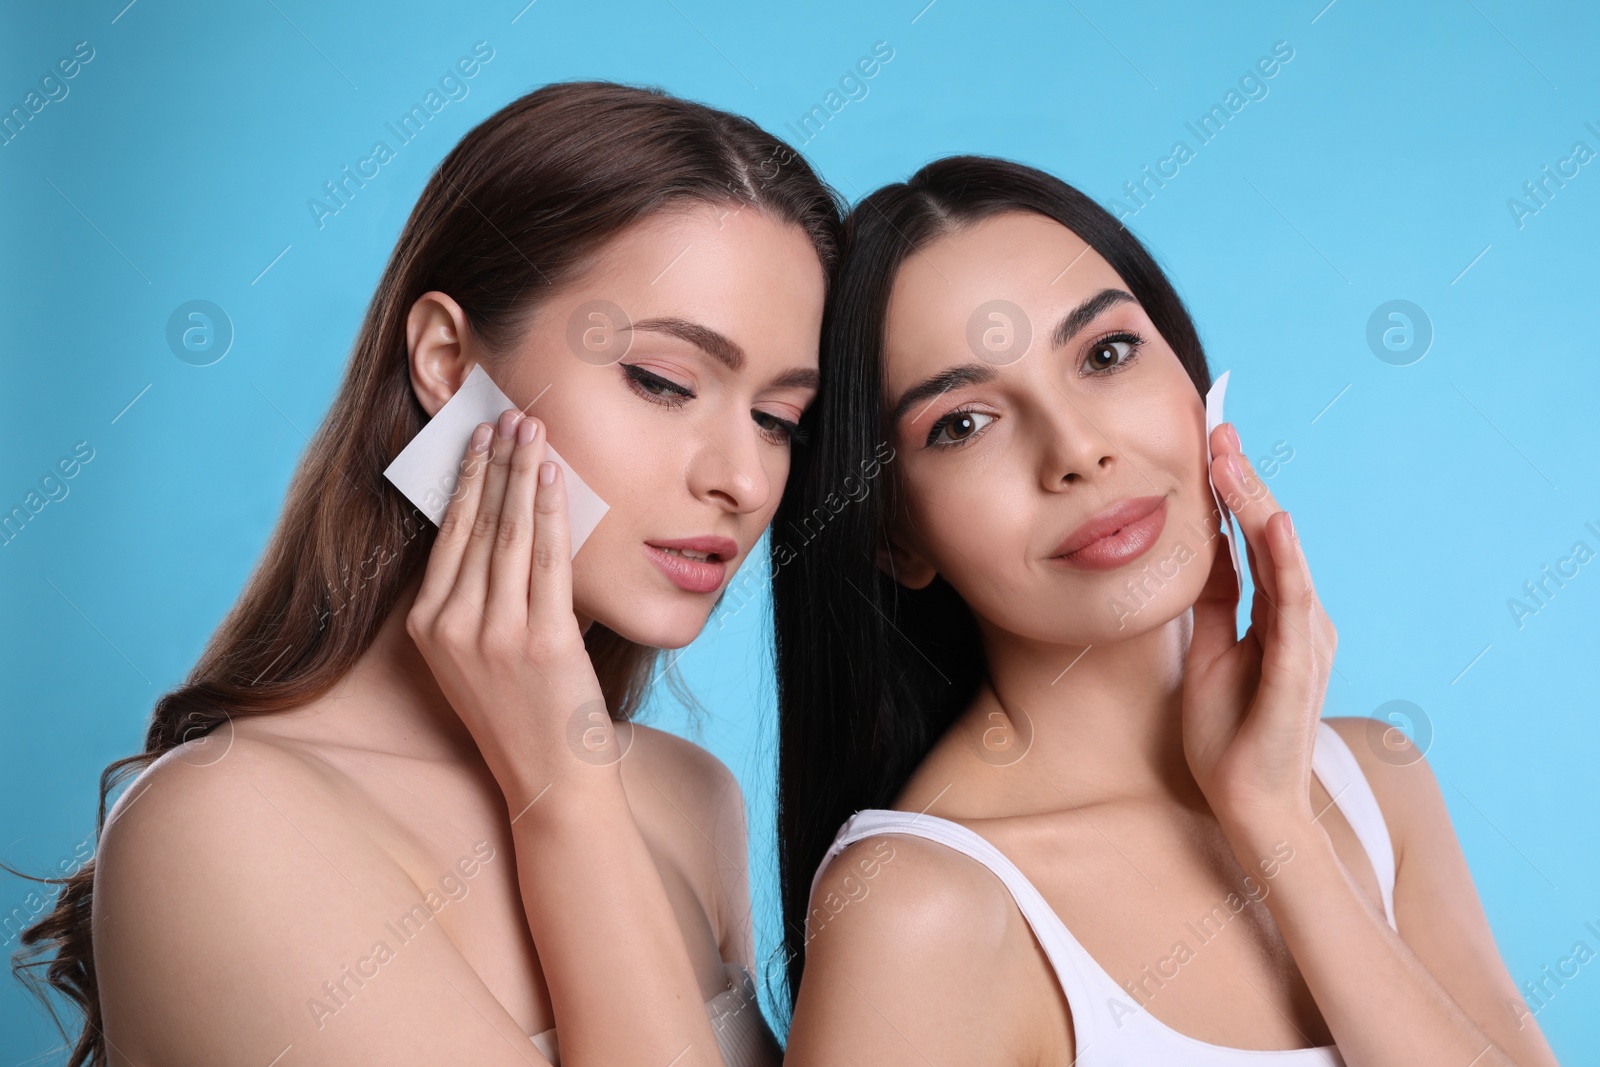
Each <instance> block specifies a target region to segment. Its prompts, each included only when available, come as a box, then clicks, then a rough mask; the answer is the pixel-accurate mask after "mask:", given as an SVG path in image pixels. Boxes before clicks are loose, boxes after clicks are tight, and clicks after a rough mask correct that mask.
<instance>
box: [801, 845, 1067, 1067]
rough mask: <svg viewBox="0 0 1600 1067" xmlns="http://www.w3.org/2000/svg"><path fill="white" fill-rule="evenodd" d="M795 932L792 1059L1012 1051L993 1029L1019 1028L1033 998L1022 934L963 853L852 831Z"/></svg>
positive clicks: (985, 875)
mask: <svg viewBox="0 0 1600 1067" xmlns="http://www.w3.org/2000/svg"><path fill="white" fill-rule="evenodd" d="M804 943H805V960H806V964H805V971H804V976H803V978H802V980H801V984H800V992H799V997H798V1000H797V1002H796V1005H795V1014H794V1020H793V1024H792V1026H791V1029H790V1038H789V1040H790V1045H789V1048H790V1051H789V1057H791V1058H793V1059H794V1062H797V1063H800V1064H803V1065H804V1064H812V1063H839V1062H851V1063H858V1062H859V1063H882V1064H902V1063H903V1064H913V1063H921V1062H923V1060H922V1058H921V1054H920V1053H919V1052H918V1049H919V1048H921V1049H925V1050H926V1049H938V1050H939V1051H940V1053H941V1055H942V1056H944V1057H946V1058H950V1059H955V1060H959V1061H961V1062H965V1063H997V1062H1016V1061H1015V1058H1014V1057H1015V1054H1016V1051H1017V1050H1016V1048H1015V1047H1010V1048H1003V1047H1001V1044H1000V1043H996V1042H995V1041H994V1035H995V1034H996V1033H1014V1034H1021V1033H1025V1032H1026V1030H1027V1020H1026V1018H1025V1016H1026V1015H1027V1014H1028V1012H1029V1011H1030V1010H1031V1009H1033V1008H1035V1007H1036V1005H1035V1004H1034V1002H1033V1001H1032V1000H1031V999H1030V993H1029V991H1028V990H1027V989H1026V988H1025V983H1024V978H1025V976H1027V975H1028V971H1027V970H1026V968H1025V967H1023V966H1019V963H1021V962H1022V961H1023V960H1024V959H1025V958H1026V956H1025V954H1030V953H1031V951H1032V937H1031V934H1030V932H1029V931H1028V928H1027V924H1026V921H1025V920H1024V919H1023V918H1022V915H1021V913H1020V912H1019V911H1018V910H1017V908H1016V906H1015V904H1014V903H1013V902H1012V899H1011V895H1010V893H1009V891H1008V890H1007V889H1006V888H1005V886H1004V884H1003V883H1002V882H1001V881H1000V880H999V879H998V878H997V877H996V876H995V875H994V874H992V873H991V872H990V871H988V870H987V869H986V868H984V867H983V866H982V865H981V864H979V863H977V862H976V861H975V860H973V859H971V858H970V857H968V856H966V855H963V854H962V853H959V852H957V851H955V850H954V849H951V848H947V847H945V846H944V845H941V844H938V843H936V842H933V841H928V840H926V839H923V838H920V837H913V836H910V835H906V834H894V833H885V834H881V835H875V836H872V837H868V838H864V839H862V840H860V841H857V842H854V843H853V844H851V845H849V846H848V847H846V848H845V849H844V850H843V851H841V852H840V853H839V854H838V855H836V856H835V857H834V858H833V859H832V861H831V862H830V863H829V864H828V865H827V866H826V867H825V868H824V870H823V873H822V875H821V877H820V878H819V879H818V880H817V884H816V889H815V892H814V893H813V894H812V897H811V908H810V911H809V912H808V914H807V917H806V929H805V939H804ZM891 1020H892V1022H891ZM1002 1055H1004V1057H1005V1058H1004V1059H1001V1057H1002ZM785 1062H786V1063H787V1062H790V1059H788V1058H786V1059H785Z"/></svg>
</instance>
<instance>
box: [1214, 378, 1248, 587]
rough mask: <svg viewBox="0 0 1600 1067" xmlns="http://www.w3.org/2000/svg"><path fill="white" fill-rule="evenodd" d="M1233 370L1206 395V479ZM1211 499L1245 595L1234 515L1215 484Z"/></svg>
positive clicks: (1236, 575) (1216, 382) (1217, 381)
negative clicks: (1212, 436) (1215, 435)
mask: <svg viewBox="0 0 1600 1067" xmlns="http://www.w3.org/2000/svg"><path fill="white" fill-rule="evenodd" d="M1232 373H1233V372H1232V371H1231V370H1225V371H1223V372H1222V376H1221V377H1219V378H1218V379H1217V380H1216V381H1215V382H1212V383H1211V392H1209V393H1207V394H1206V478H1207V480H1210V477H1211V458H1212V457H1211V431H1212V430H1215V429H1216V428H1217V427H1218V426H1219V425H1221V424H1222V422H1223V418H1222V397H1223V394H1225V393H1226V392H1227V391H1228V375H1230V374H1232ZM1211 499H1213V500H1215V501H1216V502H1217V510H1218V511H1220V512H1222V529H1223V532H1224V533H1226V534H1227V535H1228V558H1229V559H1231V560H1232V561H1233V573H1234V577H1235V578H1236V579H1237V580H1238V582H1239V592H1240V594H1241V595H1242V594H1243V593H1244V570H1243V568H1241V567H1240V566H1239V535H1238V534H1237V533H1236V532H1235V531H1234V527H1233V513H1232V512H1230V511H1229V510H1228V509H1227V508H1226V507H1225V506H1224V505H1223V503H1222V496H1221V495H1220V494H1219V493H1218V492H1217V486H1216V483H1215V482H1212V484H1211Z"/></svg>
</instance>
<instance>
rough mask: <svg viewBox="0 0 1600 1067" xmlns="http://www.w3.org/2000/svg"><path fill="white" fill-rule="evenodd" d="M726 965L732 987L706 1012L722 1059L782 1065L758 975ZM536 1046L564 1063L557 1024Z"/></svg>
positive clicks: (741, 1066) (762, 1066) (748, 1066)
mask: <svg viewBox="0 0 1600 1067" xmlns="http://www.w3.org/2000/svg"><path fill="white" fill-rule="evenodd" d="M722 969H723V973H725V974H726V975H727V976H728V988H727V989H725V990H723V991H722V992H721V993H718V994H717V995H716V996H714V997H712V998H711V999H710V1000H708V1001H706V1014H707V1015H709V1016H711V1032H712V1034H713V1035H715V1037H716V1039H717V1048H718V1049H719V1050H720V1051H721V1052H722V1062H723V1063H725V1064H726V1065H727V1067H779V1065H780V1064H781V1063H783V1050H782V1049H780V1048H779V1047H778V1039H777V1038H775V1037H773V1036H772V1030H771V1029H769V1028H768V1026H767V1020H766V1019H765V1018H764V1017H763V1016H762V1014H761V1005H760V1004H759V1003H758V1002H757V1000H756V980H755V976H754V975H752V974H751V973H750V969H749V968H747V967H746V966H744V964H742V963H734V962H729V961H724V962H723V965H722ZM533 1047H534V1048H536V1049H538V1050H539V1051H540V1052H541V1053H543V1054H544V1058H545V1059H547V1060H549V1061H550V1062H551V1063H552V1064H554V1065H555V1067H561V1049H560V1048H559V1047H558V1046H557V1045H556V1030H555V1027H553V1026H552V1027H551V1028H550V1029H548V1030H545V1031H544V1032H542V1033H538V1034H534V1035H533Z"/></svg>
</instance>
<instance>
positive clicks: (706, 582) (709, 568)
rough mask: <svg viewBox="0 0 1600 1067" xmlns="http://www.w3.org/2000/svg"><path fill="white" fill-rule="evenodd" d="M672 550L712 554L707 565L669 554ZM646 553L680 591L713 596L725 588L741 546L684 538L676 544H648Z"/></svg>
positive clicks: (720, 540)
mask: <svg viewBox="0 0 1600 1067" xmlns="http://www.w3.org/2000/svg"><path fill="white" fill-rule="evenodd" d="M669 548H676V549H680V550H688V551H690V552H709V553H711V558H710V559H708V560H705V561H701V560H695V559H690V558H688V557H687V556H680V555H677V554H675V553H672V552H668V551H665V550H666V549H669ZM644 553H645V555H647V556H649V557H650V561H651V562H652V563H654V564H655V565H656V566H657V567H660V568H661V571H662V573H663V574H665V575H666V576H667V577H668V578H669V579H671V580H672V582H673V584H675V585H676V586H677V587H678V588H680V589H683V590H686V591H688V592H690V593H710V592H713V591H715V590H717V589H719V588H721V587H722V581H723V578H725V577H726V576H727V572H728V561H729V560H731V559H733V558H734V557H735V556H737V555H738V554H739V545H738V542H736V541H734V540H733V539H732V538H729V537H714V536H704V537H680V538H677V539H675V540H670V541H668V540H657V541H646V542H645V543H644Z"/></svg>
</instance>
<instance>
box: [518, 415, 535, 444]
mask: <svg viewBox="0 0 1600 1067" xmlns="http://www.w3.org/2000/svg"><path fill="white" fill-rule="evenodd" d="M538 432H539V424H538V423H536V422H534V421H533V420H532V419H523V420H522V421H521V422H519V423H517V444H519V445H527V444H532V443H533V438H534V435H536V434H537V433H538Z"/></svg>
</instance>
